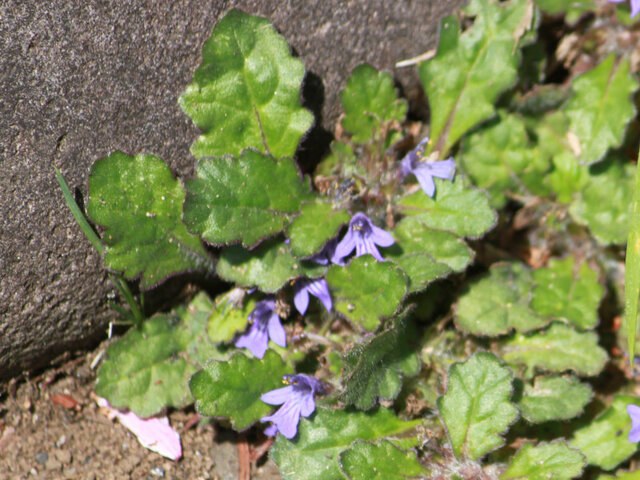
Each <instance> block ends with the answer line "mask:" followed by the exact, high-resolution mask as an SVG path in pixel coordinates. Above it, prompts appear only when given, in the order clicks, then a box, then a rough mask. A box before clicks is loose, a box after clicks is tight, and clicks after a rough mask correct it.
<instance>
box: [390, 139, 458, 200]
mask: <svg viewBox="0 0 640 480" xmlns="http://www.w3.org/2000/svg"><path fill="white" fill-rule="evenodd" d="M428 143H429V138H424V139H423V140H422V141H421V142H420V143H419V144H418V146H417V147H416V148H414V149H413V150H411V151H410V152H409V153H407V154H406V155H405V157H404V158H403V159H402V162H401V163H400V177H401V178H403V179H404V178H406V177H408V176H409V174H413V175H415V177H416V178H417V179H418V183H419V184H420V187H422V190H423V191H424V193H426V194H427V195H429V196H430V197H433V195H434V194H435V193H436V184H435V183H434V181H433V177H438V178H442V179H444V180H453V176H454V175H455V173H456V164H455V162H454V161H453V159H452V158H448V159H446V160H442V161H439V162H422V161H420V160H421V159H422V157H423V156H424V149H425V147H426V146H427V144H428Z"/></svg>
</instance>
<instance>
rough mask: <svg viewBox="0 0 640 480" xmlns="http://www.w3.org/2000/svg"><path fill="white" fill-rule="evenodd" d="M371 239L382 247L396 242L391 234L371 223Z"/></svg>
mask: <svg viewBox="0 0 640 480" xmlns="http://www.w3.org/2000/svg"><path fill="white" fill-rule="evenodd" d="M371 240H373V243H375V244H376V245H380V246H381V247H390V246H391V245H393V244H394V243H395V240H394V239H393V237H392V236H391V234H390V233H389V232H387V231H385V230H383V229H381V228H378V227H376V226H375V225H371Z"/></svg>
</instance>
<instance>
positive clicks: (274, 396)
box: [260, 385, 294, 405]
mask: <svg viewBox="0 0 640 480" xmlns="http://www.w3.org/2000/svg"><path fill="white" fill-rule="evenodd" d="M293 394H294V392H293V385H287V386H286V387H282V388H277V389H275V390H271V391H270V392H267V393H264V394H262V396H261V397H260V400H262V401H263V402H264V403H268V404H269V405H282V404H283V403H284V402H286V401H287V400H289V399H290V398H291V397H292V396H293Z"/></svg>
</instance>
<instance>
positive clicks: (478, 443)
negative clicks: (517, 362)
mask: <svg viewBox="0 0 640 480" xmlns="http://www.w3.org/2000/svg"><path fill="white" fill-rule="evenodd" d="M512 379H513V375H512V373H511V371H510V370H509V369H508V368H506V367H504V366H502V365H501V364H500V361H499V360H498V359H497V358H496V357H494V356H493V355H492V354H490V353H484V352H482V353H478V354H476V355H474V356H472V357H470V358H469V359H468V360H466V361H465V362H463V363H456V364H454V365H453V366H452V367H451V368H450V369H449V375H448V376H447V390H446V392H445V394H444V395H443V396H442V397H440V398H438V409H439V411H440V418H441V419H442V422H443V423H444V425H445V427H446V428H447V432H448V433H449V439H450V440H451V446H452V447H453V451H454V452H455V454H456V456H457V457H458V458H461V457H468V458H470V459H472V460H476V459H479V458H480V457H482V456H483V455H485V454H487V453H489V452H490V451H492V450H495V449H496V448H498V447H499V446H501V445H502V444H503V443H504V439H503V438H502V437H501V436H500V435H501V434H503V433H504V432H505V431H506V430H507V428H509V425H511V424H512V423H513V422H515V420H516V419H517V418H518V409H517V408H516V407H515V405H513V404H512V403H511V401H510V398H511V393H512V390H513V387H512Z"/></svg>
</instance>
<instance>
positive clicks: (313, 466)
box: [271, 408, 419, 480]
mask: <svg viewBox="0 0 640 480" xmlns="http://www.w3.org/2000/svg"><path fill="white" fill-rule="evenodd" d="M418 423H419V421H412V422H405V421H402V420H400V419H399V418H397V417H396V416H395V415H394V414H393V413H392V412H391V410H387V409H386V408H379V409H377V410H373V411H370V412H358V411H352V410H329V409H326V408H318V409H317V410H316V412H315V415H312V416H311V417H309V418H301V419H300V424H299V425H298V436H297V438H296V439H294V440H293V441H291V440H287V439H286V438H285V437H283V436H282V435H278V437H277V438H276V441H275V443H274V445H273V447H271V458H272V459H273V461H274V462H276V464H277V465H278V467H280V474H281V475H282V476H283V477H284V479H285V480H337V479H346V477H345V476H344V475H343V474H342V473H341V472H340V463H339V461H340V458H339V457H340V453H342V452H343V451H344V450H346V449H348V448H350V446H351V444H352V442H353V441H354V440H360V441H367V440H377V439H380V438H384V437H388V436H392V435H398V434H400V433H402V432H405V431H407V430H409V429H411V428H413V427H414V426H415V425H417V424H418Z"/></svg>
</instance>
